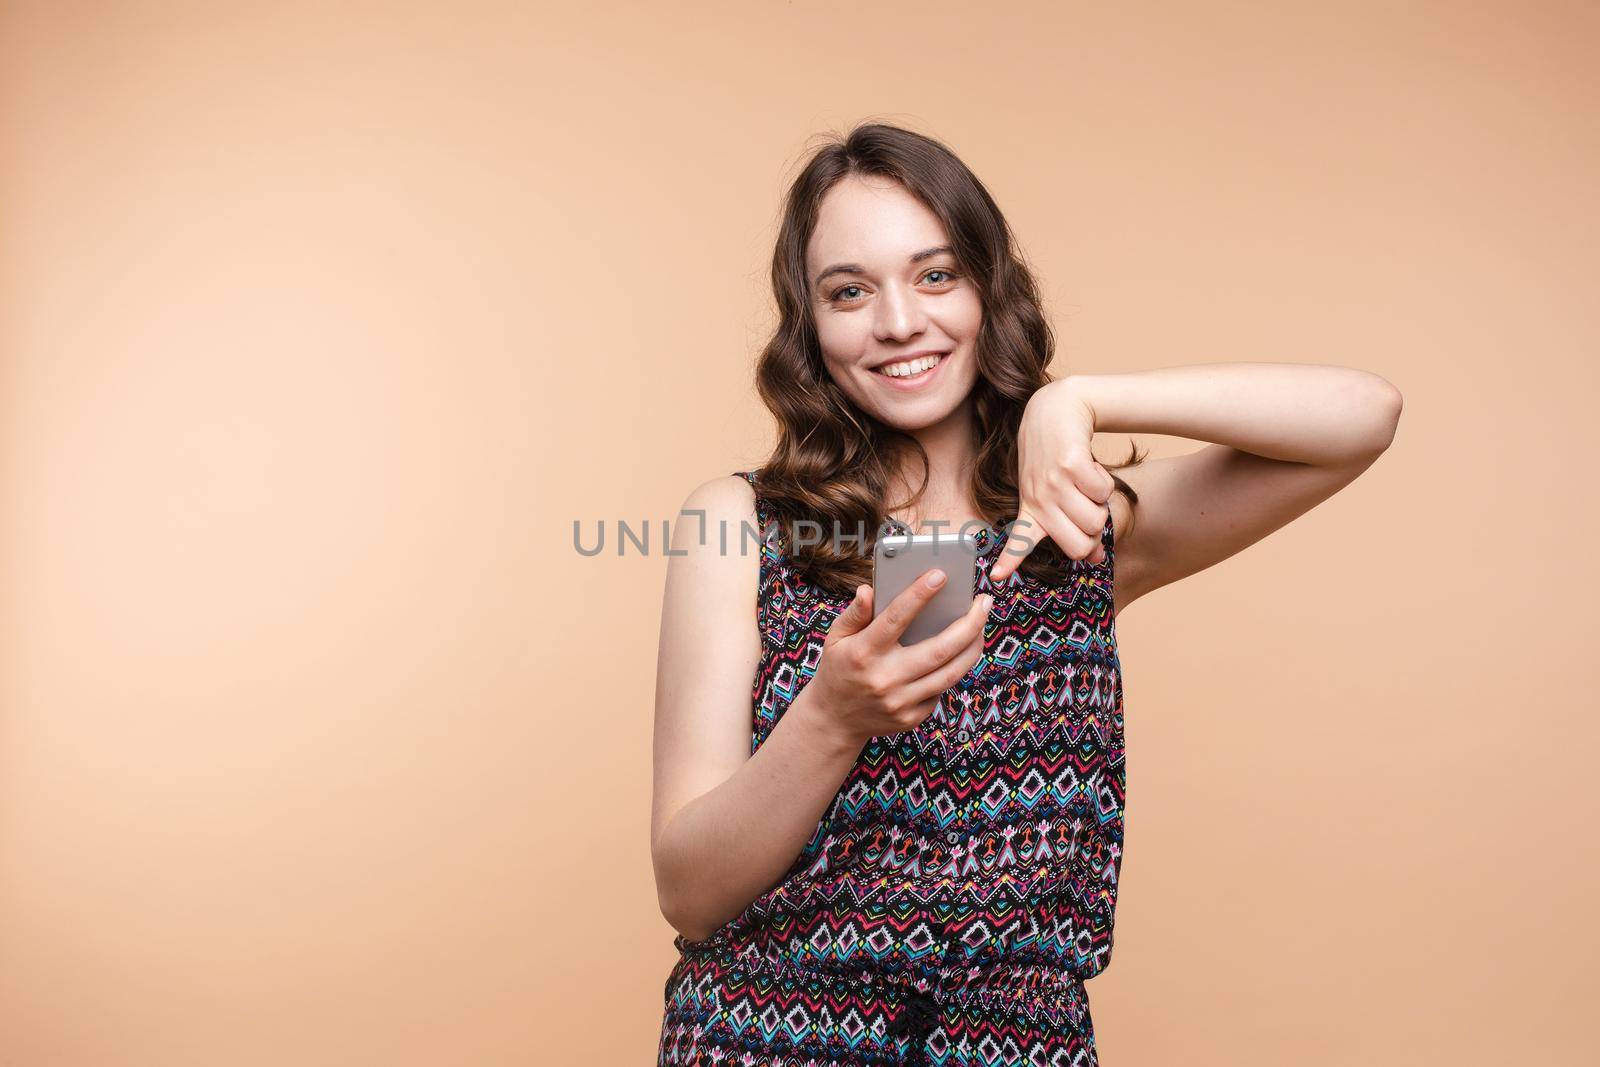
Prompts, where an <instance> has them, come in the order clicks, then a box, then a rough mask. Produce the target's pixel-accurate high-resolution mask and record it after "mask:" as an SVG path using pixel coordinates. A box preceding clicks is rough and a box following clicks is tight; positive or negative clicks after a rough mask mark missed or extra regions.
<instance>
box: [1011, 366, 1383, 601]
mask: <svg viewBox="0 0 1600 1067" xmlns="http://www.w3.org/2000/svg"><path fill="white" fill-rule="evenodd" d="M1401 405H1402V400H1401V395H1400V391H1399V390H1398V389H1396V388H1395V387H1394V386H1393V385H1392V384H1391V383H1390V382H1389V381H1388V380H1387V379H1385V378H1383V377H1381V376H1379V375H1377V374H1373V373H1371V372H1369V371H1363V370H1357V369H1355V368H1351V367H1335V366H1323V365H1315V364H1296V363H1211V364H1200V365H1196V366H1188V367H1169V368H1159V369H1154V370H1142V371H1130V372H1127V373H1120V374H1076V375H1071V376H1068V377H1065V378H1062V379H1059V380H1057V381H1054V382H1051V383H1050V384H1049V385H1046V386H1045V387H1044V388H1043V389H1040V390H1039V391H1038V392H1037V393H1035V394H1034V397H1033V399H1032V400H1030V401H1029V404H1028V410H1027V415H1026V416H1025V418H1024V423H1025V425H1024V427H1023V430H1022V437H1021V440H1020V441H1019V448H1020V456H1021V466H1022V468H1023V469H1022V471H1021V472H1019V481H1018V486H1019V491H1021V492H1022V496H1023V501H1022V507H1021V511H1022V512H1023V513H1027V512H1029V511H1030V508H1029V506H1028V504H1029V501H1028V499H1027V498H1028V493H1027V492H1026V490H1025V489H1024V488H1023V487H1024V486H1029V485H1031V486H1033V487H1035V492H1036V493H1046V494H1050V495H1051V496H1053V498H1054V499H1050V500H1048V501H1047V500H1038V501H1036V502H1035V503H1036V505H1037V507H1038V509H1039V510H1040V511H1042V512H1045V513H1047V514H1050V515H1051V516H1056V515H1070V516H1074V517H1075V516H1079V515H1086V514H1087V513H1088V507H1093V506H1095V505H1094V500H1093V497H1094V496H1099V497H1100V500H1101V504H1100V506H1099V514H1100V519H1101V522H1102V523H1103V522H1104V515H1105V511H1104V506H1105V504H1106V501H1105V498H1104V497H1103V496H1101V487H1102V486H1103V481H1099V480H1097V475H1096V472H1094V471H1093V470H1089V469H1087V468H1086V466H1085V463H1084V459H1083V453H1085V452H1087V450H1088V439H1089V438H1090V437H1092V435H1093V433H1094V432H1095V431H1101V432H1110V433H1158V434H1169V435H1172V436H1176V437H1189V438H1193V439H1196V440H1201V441H1207V442H1211V443H1210V444H1208V445H1207V446H1206V447H1205V448H1202V449H1200V450H1198V451H1195V452H1190V453H1187V454H1184V455H1180V456H1171V457H1167V458H1164V459H1158V460H1147V461H1145V462H1144V463H1141V464H1138V465H1137V466H1134V467H1129V468H1126V469H1125V470H1123V471H1120V472H1119V476H1120V477H1121V478H1122V479H1123V480H1124V481H1126V482H1127V483H1128V484H1129V485H1130V486H1131V487H1132V488H1133V490H1134V492H1135V493H1137V494H1138V497H1139V500H1138V504H1137V506H1136V508H1135V512H1134V517H1133V521H1132V523H1131V524H1129V527H1128V529H1127V530H1126V531H1122V532H1121V533H1120V534H1119V536H1118V538H1117V541H1116V546H1115V547H1116V551H1117V585H1118V587H1119V591H1118V598H1117V599H1118V605H1119V607H1122V606H1126V604H1128V603H1130V602H1131V601H1132V600H1133V599H1135V598H1136V597H1138V596H1141V595H1143V594H1144V593H1147V592H1150V591H1151V590H1153V589H1158V588H1160V587H1161V586H1163V585H1166V584H1168V583H1170V582H1173V581H1176V580H1178V579H1179V578H1183V577H1185V576H1187V575H1190V574H1194V573H1196V572H1198V571H1201V570H1204V569H1205V568H1207V567H1210V566H1212V565H1214V564H1216V563H1218V562H1220V561H1222V560H1224V559H1227V558H1228V557H1229V556H1231V555H1233V554H1235V553H1236V552H1238V551H1240V550H1241V549H1243V548H1245V547H1246V546H1248V545H1251V544H1253V543H1254V542H1256V541H1259V540H1260V539H1261V538H1263V537H1265V536H1266V535H1267V534H1269V533H1271V532H1272V531H1274V530H1276V529H1278V528H1279V527H1281V526H1283V525H1285V524H1287V523H1288V522H1290V521H1291V520H1293V519H1294V518H1296V517H1297V516H1299V515H1302V514H1304V513H1305V512H1307V511H1309V510H1311V509H1312V508H1313V507H1315V506H1316V505H1317V504H1319V503H1321V502H1322V501H1323V500H1326V499H1327V498H1328V497H1330V496H1332V495H1333V494H1334V493H1336V492H1338V491H1339V490H1340V489H1342V488H1343V487H1344V486H1346V485H1348V484H1350V482H1352V481H1354V480H1355V479H1356V477H1357V476H1358V475H1360V474H1361V472H1362V471H1364V470H1366V469H1367V468H1368V467H1370V466H1371V465H1372V464H1373V462H1374V461H1375V460H1376V459H1377V458H1378V456H1380V455H1382V454H1383V452H1384V450H1385V449H1387V448H1388V447H1389V444H1390V442H1391V441H1392V440H1393V439H1394V433H1395V427H1396V425H1397V424H1398V422H1399V419H1400V411H1401ZM1089 462H1090V463H1092V462H1093V461H1092V457H1091V459H1090V461H1089ZM1093 465H1094V466H1095V467H1098V464H1093ZM1098 475H1099V478H1102V479H1103V478H1108V477H1109V476H1108V475H1106V474H1105V471H1104V468H1100V469H1099V472H1098ZM1069 483H1071V484H1073V485H1075V486H1076V487H1077V488H1078V489H1079V490H1088V492H1089V493H1090V494H1093V496H1088V495H1086V496H1085V497H1084V499H1080V500H1068V499H1066V497H1067V496H1069V495H1071V493H1070V491H1066V490H1064V487H1065V486H1067V485H1068V484H1069ZM1043 487H1050V488H1048V489H1046V488H1043ZM1086 505H1088V506H1087V507H1086ZM1055 521H1059V520H1057V519H1055V518H1052V522H1055ZM1075 521H1076V520H1075ZM1080 525H1081V523H1080ZM1075 533H1076V531H1066V536H1067V537H1068V538H1071V537H1072V536H1073V535H1074V534H1075ZM1091 533H1092V532H1091ZM1072 554H1074V555H1077V556H1078V557H1079V558H1084V557H1083V555H1082V554H1081V553H1078V552H1073V553H1072ZM1008 559H1009V560H1010V561H1011V566H1010V567H1007V568H1006V571H1004V572H1002V573H1006V572H1009V570H1010V569H1014V566H1015V563H1017V562H1020V559H1019V558H1017V557H1015V556H1002V562H1003V563H1004V562H1005V561H1006V560H1008Z"/></svg>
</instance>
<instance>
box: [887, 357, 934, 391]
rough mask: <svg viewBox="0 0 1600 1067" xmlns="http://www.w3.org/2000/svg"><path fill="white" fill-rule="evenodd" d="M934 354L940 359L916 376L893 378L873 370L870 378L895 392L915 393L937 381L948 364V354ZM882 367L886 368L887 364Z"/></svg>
mask: <svg viewBox="0 0 1600 1067" xmlns="http://www.w3.org/2000/svg"><path fill="white" fill-rule="evenodd" d="M935 354H937V355H940V356H941V357H942V358H941V359H940V360H939V362H937V363H935V364H934V365H933V366H932V367H931V368H929V369H928V370H924V371H922V372H920V373H918V374H913V375H910V376H909V377H900V378H895V377H891V376H889V375H887V374H884V373H883V372H882V371H881V370H873V371H872V376H873V377H874V378H876V379H877V380H878V382H879V383H880V384H881V385H883V386H884V387H885V388H887V389H892V390H894V391H896V392H902V393H904V392H915V391H918V390H921V389H924V388H927V386H928V384H929V383H930V382H934V381H937V380H938V378H939V376H940V375H941V374H943V373H944V368H945V366H946V365H947V364H948V363H949V362H950V356H949V355H948V354H945V353H935ZM883 365H884V366H888V364H883Z"/></svg>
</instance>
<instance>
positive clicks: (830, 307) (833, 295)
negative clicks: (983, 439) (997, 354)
mask: <svg viewBox="0 0 1600 1067" xmlns="http://www.w3.org/2000/svg"><path fill="white" fill-rule="evenodd" d="M949 246H950V236H949V234H948V233H946V232H945V228H944V224H943V223H942V222H940V221H939V217H938V216H937V215H935V214H934V213H933V212H932V211H930V210H929V209H928V207H927V206H926V205H925V204H923V203H922V201H920V200H918V199H917V198H916V197H914V196H912V195H911V194H910V193H909V192H907V191H906V189H905V188H904V187H903V186H902V185H900V184H899V183H898V182H896V181H893V180H891V179H888V178H882V177H867V176H862V175H855V174H852V175H849V176H847V177H845V178H843V179H841V180H840V181H839V182H838V183H837V184H835V185H834V186H833V188H831V189H829V190H828V192H827V194H826V195H825V196H824V197H823V198H822V203H821V204H820V205H819V210H818V216H817V224H816V228H815V230H814V231H813V232H812V234H811V240H810V242H809V244H808V245H807V247H806V280H807V282H808V283H809V285H810V287H811V288H810V293H809V296H810V301H811V308H812V312H813V315H812V317H813V319H814V321H815V322H816V328H817V338H818V340H819V341H820V342H821V345H822V360H823V364H824V365H825V366H826V367H827V370H828V373H829V374H830V375H831V376H832V377H833V380H834V381H835V382H836V383H837V384H838V386H839V388H840V389H842V390H843V391H844V393H845V395H847V396H849V397H850V399H851V400H853V401H855V403H856V405H857V406H858V407H860V408H861V409H862V410H863V411H865V412H867V413H868V414H870V415H872V416H873V417H874V418H876V419H878V420H879V421H880V422H883V423H886V424H888V425H890V426H893V427H895V428H896V429H898V430H901V431H903V432H906V433H913V432H915V431H918V430H923V429H926V428H928V427H931V426H936V425H938V424H940V423H942V422H943V421H944V420H946V419H948V418H950V417H951V415H952V414H954V413H957V412H958V411H959V410H961V409H963V408H964V406H965V404H966V401H967V397H968V395H969V394H970V393H971V392H972V387H973V385H974V384H975V383H976V382H977V380H978V362H977V357H976V355H975V353H974V347H975V345H976V344H977V338H978V327H979V325H980V324H981V323H982V321H983V306H982V303H981V301H980V300H979V297H978V290H977V288H976V287H975V286H974V285H973V282H972V279H970V278H968V277H966V276H965V275H964V274H963V273H962V272H961V271H960V269H959V265H958V262H957V260H956V257H955V255H954V253H953V252H951V251H950V250H949Z"/></svg>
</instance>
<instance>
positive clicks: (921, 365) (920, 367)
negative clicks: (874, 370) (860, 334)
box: [878, 356, 944, 378]
mask: <svg viewBox="0 0 1600 1067" xmlns="http://www.w3.org/2000/svg"><path fill="white" fill-rule="evenodd" d="M943 358H944V357H943V356H923V357H922V358H921V359H909V360H906V361H905V362H904V363H890V364H888V365H887V366H883V367H879V368H878V373H879V374H884V375H887V376H889V377H890V378H909V377H911V375H913V374H921V373H922V372H923V371H925V370H928V369H930V368H932V367H935V366H938V364H939V361H940V360H941V359H943Z"/></svg>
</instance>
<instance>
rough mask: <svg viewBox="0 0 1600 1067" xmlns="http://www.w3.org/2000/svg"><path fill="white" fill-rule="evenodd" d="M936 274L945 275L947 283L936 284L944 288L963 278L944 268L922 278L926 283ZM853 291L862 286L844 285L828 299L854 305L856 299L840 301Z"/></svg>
mask: <svg viewBox="0 0 1600 1067" xmlns="http://www.w3.org/2000/svg"><path fill="white" fill-rule="evenodd" d="M935 274H940V275H943V276H944V277H945V279H946V281H944V282H938V283H935V284H938V285H942V286H944V287H949V286H950V285H951V284H952V283H953V282H954V281H955V280H956V279H957V278H959V277H961V275H959V274H957V273H956V272H955V271H953V270H945V269H944V268H943V267H935V268H933V269H932V270H930V271H928V272H927V273H926V274H924V275H923V276H922V278H923V280H924V281H926V280H927V279H928V278H930V277H932V276H933V275H935ZM851 289H855V290H857V291H859V290H860V289H861V286H859V285H842V286H840V287H839V288H837V289H835V290H834V291H833V295H832V296H830V297H828V299H829V300H832V301H833V302H834V303H844V304H853V303H855V300H854V299H849V300H841V299H840V297H841V294H843V293H845V292H847V291H848V290H851Z"/></svg>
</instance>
